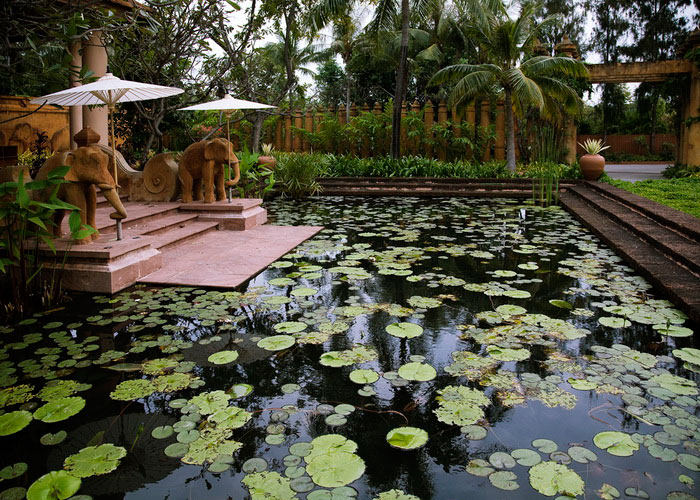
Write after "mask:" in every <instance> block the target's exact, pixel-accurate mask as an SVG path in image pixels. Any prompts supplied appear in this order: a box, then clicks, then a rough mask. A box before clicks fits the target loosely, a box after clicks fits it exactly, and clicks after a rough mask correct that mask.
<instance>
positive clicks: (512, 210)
mask: <svg viewBox="0 0 700 500" xmlns="http://www.w3.org/2000/svg"><path fill="white" fill-rule="evenodd" d="M268 210H269V212H270V215H271V219H272V220H271V222H272V223H277V224H313V225H324V226H325V227H326V229H325V230H324V231H322V232H321V233H319V234H318V235H317V236H316V237H315V238H313V239H311V240H309V241H307V242H306V243H304V244H302V245H301V246H300V247H298V248H297V249H295V251H294V253H292V254H289V255H287V256H285V257H284V258H283V259H281V260H280V261H278V262H276V263H275V264H273V266H271V267H270V268H269V269H267V270H266V271H265V272H263V273H262V274H260V275H259V276H257V277H256V278H255V279H253V280H252V281H251V282H250V283H249V284H248V286H247V288H246V289H245V290H243V291H242V292H220V291H215V290H201V289H192V288H146V287H136V288H132V289H129V290H127V291H125V292H122V293H120V294H117V295H115V296H113V297H104V296H91V295H76V296H74V297H73V301H72V302H71V303H70V304H69V305H68V306H67V307H66V308H64V309H61V310H57V311H52V312H48V313H46V314H44V315H39V316H37V317H35V318H32V319H30V320H28V321H25V322H24V324H20V325H14V326H11V327H6V328H4V329H3V333H2V337H1V338H2V341H3V345H2V351H1V353H2V361H0V373H1V374H2V378H1V379H0V382H1V383H2V387H4V389H2V391H1V392H0V403H1V404H2V410H3V411H4V412H5V413H4V414H2V415H0V435H2V436H3V437H0V440H1V441H0V442H1V443H2V445H3V447H2V450H3V460H2V462H1V463H0V468H2V467H5V466H14V467H13V468H7V469H3V470H2V471H0V477H1V478H3V480H2V484H0V491H2V490H5V491H6V492H3V493H0V500H3V499H5V500H6V499H7V498H22V497H23V496H22V495H23V494H24V492H23V490H22V489H23V488H28V487H29V486H30V485H32V484H33V483H35V481H36V480H37V479H38V478H40V477H41V476H43V475H44V474H46V473H48V472H49V471H61V470H65V471H66V472H62V473H58V474H54V475H53V476H48V477H46V478H43V479H41V480H39V482H38V483H35V484H34V486H33V487H32V488H30V497H31V496H32V495H34V494H37V495H38V494H40V493H42V492H44V493H45V492H46V491H49V490H51V488H52V487H58V490H54V491H60V492H61V494H63V495H68V496H69V495H72V494H76V495H89V496H91V497H92V498H95V499H117V498H119V499H121V498H126V499H130V500H135V499H156V498H167V499H209V498H211V499H227V498H232V499H243V498H250V497H251V496H252V498H254V499H257V498H278V499H284V498H300V499H303V498H308V499H310V500H318V499H347V498H363V499H364V498H367V499H373V498H381V499H382V500H385V499H413V498H416V497H417V498H420V499H424V500H427V499H457V498H479V499H481V498H484V499H491V498H494V499H496V498H503V497H504V496H507V497H510V498H540V497H542V496H551V497H558V496H562V497H563V498H567V496H566V495H569V496H578V497H586V498H616V497H618V496H619V497H621V498H627V497H630V498H631V497H634V495H637V497H642V498H672V499H684V498H694V497H693V496H692V495H693V494H694V493H695V491H696V486H695V484H694V481H696V480H697V479H698V474H697V473H698V470H700V458H699V457H698V456H699V455H700V445H699V444H698V439H697V438H698V424H700V419H699V418H698V416H697V408H698V383H697V372H698V370H699V369H700V368H698V365H697V364H698V363H700V357H699V355H700V351H698V350H697V349H695V347H696V346H695V341H694V339H693V329H694V326H693V325H690V324H688V322H687V321H686V319H685V315H684V314H683V313H682V312H681V311H678V310H677V309H675V308H674V307H673V305H672V304H671V303H669V302H667V301H665V300H663V298H662V297H660V296H658V295H657V294H655V293H654V290H653V289H651V287H650V286H649V285H648V284H647V283H646V282H645V281H644V280H643V279H641V278H640V277H638V276H636V275H635V274H634V273H633V272H632V270H631V269H629V268H628V267H626V266H625V265H624V263H622V261H621V259H620V258H619V257H617V256H616V255H615V254H614V253H613V252H612V251H611V250H609V249H608V248H607V247H606V246H605V245H603V244H602V243H600V242H599V241H598V239H597V238H596V237H594V236H593V235H592V234H591V233H589V232H588V231H587V230H586V229H585V228H583V227H582V226H580V225H579V224H578V223H577V222H575V221H574V219H573V218H572V217H571V216H569V215H568V214H567V213H566V212H564V211H562V210H560V209H557V208H554V209H539V208H533V207H531V206H525V205H521V204H519V203H518V202H515V201H512V200H495V201H484V200H463V199H442V200H431V201H426V200H419V199H410V198H400V199H392V198H386V199H371V200H363V199H354V200H351V199H342V198H320V199H318V200H314V201H307V202H302V203H298V202H290V201H284V200H277V201H274V202H272V203H270V204H268ZM230 265H231V266H234V267H235V265H236V263H235V262H231V263H230ZM264 339H269V340H264ZM249 391H250V392H249ZM403 427H409V429H408V430H407V429H399V430H398V431H395V433H394V435H393V437H392V438H391V439H390V440H389V441H391V442H388V441H387V434H388V433H389V432H390V431H392V430H393V429H397V428H403ZM64 432H65V435H64ZM328 435H330V436H328ZM324 436H325V437H324ZM426 436H427V442H425V443H424V442H423V441H425V437H426ZM309 443H311V444H309ZM401 447H408V448H411V449H401ZM81 450H82V451H81ZM15 464H19V465H15ZM23 464H26V466H25V465H23ZM25 469H26V470H25ZM15 476H16V477H15ZM74 477H80V478H82V479H81V484H80V488H79V490H77V487H78V484H77V481H76V480H75V479H73V478H74ZM57 485H58V486H57ZM640 490H641V491H640ZM76 491H77V493H76ZM11 495H17V496H16V497H13V496H11ZM409 495H415V496H414V497H411V496H409ZM644 495H646V496H644ZM35 498H45V497H40V496H37V497H35ZM48 498H52V497H51V496H49V497H48ZM60 498H65V496H62V497H60ZM76 498H83V499H84V498H87V497H86V496H83V497H76ZM30 500H31V498H30Z"/></svg>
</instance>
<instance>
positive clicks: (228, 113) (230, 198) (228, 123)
mask: <svg viewBox="0 0 700 500" xmlns="http://www.w3.org/2000/svg"><path fill="white" fill-rule="evenodd" d="M224 113H225V114H226V140H227V141H228V146H227V147H229V148H230V147H231V111H229V110H226V111H224ZM228 181H229V186H228V202H229V203H231V202H232V201H233V186H232V185H231V155H228Z"/></svg>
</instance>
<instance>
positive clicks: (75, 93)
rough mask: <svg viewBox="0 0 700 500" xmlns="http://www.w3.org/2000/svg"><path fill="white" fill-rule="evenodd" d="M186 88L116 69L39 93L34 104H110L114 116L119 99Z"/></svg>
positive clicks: (173, 92) (144, 97)
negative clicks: (141, 78) (115, 72)
mask: <svg viewBox="0 0 700 500" xmlns="http://www.w3.org/2000/svg"><path fill="white" fill-rule="evenodd" d="M183 92H184V90H182V89H178V88H176V87H164V86H162V85H153V84H150V83H141V82H132V81H129V80H122V79H121V78H117V77H116V76H114V75H112V73H107V74H106V75H105V76H103V77H101V78H99V79H98V80H97V81H95V82H92V83H87V84H85V85H79V86H77V87H71V88H69V89H66V90H61V91H60V92H54V93H53V94H48V95H45V96H42V97H37V98H36V99H33V100H32V101H31V104H59V105H61V106H90V105H95V104H106V105H107V107H108V108H109V113H110V118H112V116H111V115H112V111H113V110H114V107H115V106H116V104H117V103H118V102H130V101H146V100H148V99H159V98H161V97H169V96H173V95H177V94H182V93H183ZM110 122H111V129H110V130H111V136H112V164H113V166H114V182H115V183H118V181H117V162H116V159H115V156H114V149H115V148H114V119H113V118H112V119H111V120H110Z"/></svg>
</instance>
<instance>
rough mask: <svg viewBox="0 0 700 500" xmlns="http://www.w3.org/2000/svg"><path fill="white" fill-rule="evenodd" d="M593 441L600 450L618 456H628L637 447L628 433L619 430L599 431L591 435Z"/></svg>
mask: <svg viewBox="0 0 700 500" xmlns="http://www.w3.org/2000/svg"><path fill="white" fill-rule="evenodd" d="M593 442H594V443H595V445H596V446H597V447H598V448H600V449H601V450H606V451H607V452H608V453H610V454H611V455H616V456H618V457H629V456H631V455H632V454H633V453H634V452H635V451H637V450H638V449H639V445H638V444H637V443H635V442H634V441H633V440H632V437H631V436H630V435H629V434H626V433H624V432H620V431H603V432H599V433H598V434H596V435H595V436H594V437H593Z"/></svg>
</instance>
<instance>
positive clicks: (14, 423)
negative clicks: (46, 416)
mask: <svg viewBox="0 0 700 500" xmlns="http://www.w3.org/2000/svg"><path fill="white" fill-rule="evenodd" d="M31 421H32V414H31V413H29V412H28V411H24V410H17V411H11V412H9V413H4V414H2V415H0V436H9V435H10V434H14V433H15V432H19V431H21V430H22V429H24V428H25V427H26V426H28V425H29V422H31Z"/></svg>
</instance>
